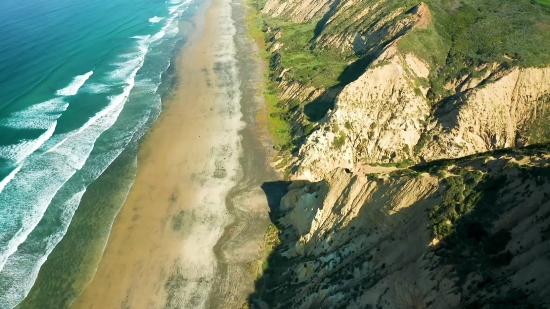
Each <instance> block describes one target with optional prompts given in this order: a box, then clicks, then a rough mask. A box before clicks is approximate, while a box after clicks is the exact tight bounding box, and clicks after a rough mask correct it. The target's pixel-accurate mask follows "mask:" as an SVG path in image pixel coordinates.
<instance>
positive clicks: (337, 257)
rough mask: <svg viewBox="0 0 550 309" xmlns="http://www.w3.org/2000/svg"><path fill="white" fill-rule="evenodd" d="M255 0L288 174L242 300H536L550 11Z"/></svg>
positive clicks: (543, 232)
mask: <svg viewBox="0 0 550 309" xmlns="http://www.w3.org/2000/svg"><path fill="white" fill-rule="evenodd" d="M542 2H544V1H542ZM255 4H256V8H257V9H259V10H261V12H262V13H263V14H264V27H263V31H264V32H265V34H266V48H267V51H268V52H269V67H270V83H269V90H270V91H271V93H272V95H277V97H278V103H277V107H278V108H279V110H278V112H277V113H273V114H271V115H270V117H273V118H276V119H277V120H279V121H286V122H288V123H289V126H288V127H289V128H291V129H290V131H291V132H289V133H290V134H289V136H292V138H291V139H289V140H288V141H287V142H286V144H284V145H280V148H279V150H281V154H280V156H278V157H277V158H276V161H277V167H280V168H285V169H286V172H287V175H288V176H289V178H290V179H292V180H295V181H294V182H293V183H292V184H291V185H290V186H289V187H288V193H287V194H286V195H285V196H284V197H283V198H282V200H281V202H280V206H279V208H277V209H274V210H273V214H272V218H273V221H274V223H275V224H276V225H277V228H278V229H279V235H278V236H279V242H280V245H279V246H278V247H277V248H275V251H273V253H272V254H271V255H270V257H269V260H268V263H266V265H268V266H269V267H268V268H267V270H266V271H265V272H264V275H263V277H262V278H261V279H260V280H259V281H258V282H257V289H258V291H257V293H256V294H254V295H251V297H250V302H249V303H250V305H251V306H252V307H257V308H546V307H548V306H550V289H549V288H548V285H549V283H550V282H549V281H550V278H547V276H545V273H546V272H547V271H548V270H550V254H549V253H550V242H549V241H548V240H549V239H550V221H549V220H550V219H549V218H550V165H549V164H550V148H549V147H550V146H548V145H549V144H548V143H549V142H550V127H549V124H550V121H549V120H550V119H549V116H550V114H549V109H550V31H548V30H550V7H549V6H548V5H545V4H543V3H539V2H537V1H529V0H503V1H500V2H499V3H498V5H495V3H494V2H492V1H489V0H476V1H474V0H464V1H444V0H426V1H425V2H418V1H409V0H405V1H397V0H268V1H267V2H265V3H263V2H261V1H259V2H258V1H257V2H255ZM503 21H505V22H503ZM268 198H269V197H268ZM272 236H273V235H271V238H273V237H272Z"/></svg>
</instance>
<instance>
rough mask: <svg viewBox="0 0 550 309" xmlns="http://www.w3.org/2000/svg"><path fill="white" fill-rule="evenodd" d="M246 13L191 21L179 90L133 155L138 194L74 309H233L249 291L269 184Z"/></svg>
mask: <svg viewBox="0 0 550 309" xmlns="http://www.w3.org/2000/svg"><path fill="white" fill-rule="evenodd" d="M232 7H236V8H235V10H233V9H232ZM243 10H244V8H243V7H242V6H241V5H240V4H231V2H230V1H228V0H213V1H211V2H209V3H206V4H204V5H203V9H202V10H199V12H198V13H197V18H196V25H197V29H196V33H195V34H194V35H193V36H192V37H191V39H190V40H189V42H188V43H187V44H186V47H185V48H184V49H183V50H182V52H181V54H180V55H179V56H178V57H177V59H176V62H175V63H176V70H177V72H178V73H177V74H178V79H177V80H178V84H177V86H176V87H175V91H174V93H173V95H172V96H170V98H168V99H167V100H165V101H164V102H163V104H164V107H163V112H162V114H161V116H160V117H159V119H158V120H157V122H156V123H155V125H154V126H153V127H152V129H151V130H150V132H149V133H148V134H147V135H146V138H145V140H144V142H143V143H142V144H141V145H140V150H139V154H138V173H137V177H136V180H135V182H134V185H133V186H132V189H131V190H130V193H129V195H128V198H127V200H126V202H125V204H124V206H123V207H122V209H121V211H120V212H119V213H118V215H117V217H116V219H115V222H114V224H113V228H112V230H111V233H110V236H109V240H108V243H107V246H106V249H105V251H104V254H103V257H102V259H101V262H100V264H99V266H98V268H97V271H96V273H95V275H94V278H93V280H92V281H91V282H90V283H89V284H88V286H87V287H86V289H85V290H84V292H83V293H82V294H81V295H80V296H79V297H78V298H77V300H76V301H75V303H74V304H73V306H72V308H100V309H109V308H239V307H241V305H242V304H243V303H244V302H245V301H246V298H247V297H248V294H249V293H251V292H252V291H253V279H252V278H251V277H250V276H249V275H248V273H247V271H246V266H247V263H249V262H251V261H253V260H256V259H258V258H259V255H260V249H261V244H262V243H263V236H264V232H265V230H266V228H267V226H268V224H269V219H268V205H267V201H266V198H265V194H264V192H263V191H262V189H261V185H262V183H263V182H266V181H271V180H274V179H276V177H277V176H276V175H275V174H274V172H273V171H271V170H270V169H269V167H268V164H267V163H266V157H267V156H268V154H267V150H266V149H269V143H268V142H265V139H264V142H260V140H261V139H260V138H259V133H258V132H260V131H261V130H258V126H257V124H256V123H255V119H256V117H255V116H256V113H257V112H258V111H260V110H261V104H262V102H261V98H259V97H258V96H256V94H257V93H258V89H257V88H256V87H257V86H258V85H260V84H261V82H260V83H258V78H262V75H261V71H259V70H260V68H259V66H258V65H257V60H258V59H255V60H254V59H253V58H251V57H252V54H253V53H254V51H253V45H252V43H250V42H249V41H247V40H246V37H245V33H244V28H243V27H244V21H242V13H243ZM239 14H240V15H239ZM233 16H236V19H237V20H238V21H237V23H234V22H233V20H232V17H233ZM241 81H242V82H241ZM260 93H261V92H260ZM260 97H261V96H260Z"/></svg>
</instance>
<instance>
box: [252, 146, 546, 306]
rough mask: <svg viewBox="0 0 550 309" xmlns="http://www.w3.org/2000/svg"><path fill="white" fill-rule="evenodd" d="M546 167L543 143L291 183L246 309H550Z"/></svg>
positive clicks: (343, 172) (361, 170) (367, 169)
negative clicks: (266, 263) (548, 308)
mask: <svg viewBox="0 0 550 309" xmlns="http://www.w3.org/2000/svg"><path fill="white" fill-rule="evenodd" d="M526 155H527V156H526ZM549 158H550V155H549V154H548V147H547V146H546V147H542V148H538V149H526V150H523V151H522V152H519V151H509V152H502V153H498V154H496V153H494V154H486V155H481V156H477V157H472V158H466V159H461V160H455V161H452V160H444V161H438V162H436V163H434V164H430V165H425V166H419V167H416V168H415V170H399V171H394V172H392V173H390V174H384V173H380V174H371V173H369V172H370V171H371V170H369V167H363V168H357V169H355V170H354V171H350V170H345V169H336V170H334V171H333V172H331V173H330V174H329V175H327V178H326V180H323V181H320V182H314V183H311V182H308V181H296V182H294V183H292V184H291V185H290V187H289V192H288V193H287V194H286V195H285V196H284V197H283V199H282V201H281V206H280V209H279V210H278V213H277V215H278V219H277V223H278V227H279V228H280V239H281V241H282V244H281V246H279V247H278V248H277V249H276V251H275V253H274V254H273V255H272V256H271V258H270V259H271V260H270V265H275V266H273V267H272V268H270V269H268V270H267V271H266V273H265V275H264V277H263V279H262V280H263V281H264V282H261V283H260V284H258V286H260V287H263V288H262V289H261V290H260V291H259V292H258V293H257V294H256V295H255V296H253V297H252V301H251V303H252V304H254V306H258V307H261V305H262V304H264V305H267V304H268V305H269V307H270V308H461V307H465V306H466V307H468V308H537V307H540V306H542V305H543V304H546V305H548V304H550V289H549V288H548V286H549V284H550V277H548V276H546V275H545V274H546V272H548V271H550V254H549V253H550V242H548V239H549V238H550V232H549V231H550V165H549V162H550V161H549ZM370 169H372V168H370ZM378 171H380V169H379V168H378ZM426 171H428V172H426ZM535 305H536V306H535Z"/></svg>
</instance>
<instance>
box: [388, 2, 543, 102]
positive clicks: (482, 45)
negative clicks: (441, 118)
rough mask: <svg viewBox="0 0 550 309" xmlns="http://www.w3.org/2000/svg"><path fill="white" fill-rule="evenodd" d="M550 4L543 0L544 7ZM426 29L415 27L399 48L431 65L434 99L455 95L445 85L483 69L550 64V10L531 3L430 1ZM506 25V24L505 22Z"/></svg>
mask: <svg viewBox="0 0 550 309" xmlns="http://www.w3.org/2000/svg"><path fill="white" fill-rule="evenodd" d="M546 2H548V0H540V1H539V3H543V4H545V3H546ZM426 3H427V4H428V6H429V8H430V10H431V12H432V23H431V24H430V26H429V27H428V28H427V29H414V30H412V31H411V32H409V33H408V34H407V35H406V36H405V37H404V38H403V39H402V40H400V41H399V43H398V47H399V48H400V49H401V50H402V51H404V52H412V53H414V54H416V55H417V56H419V57H421V58H423V59H424V60H425V61H426V62H428V63H429V64H430V65H431V68H432V74H431V76H430V81H431V90H430V98H431V99H433V100H437V99H439V98H441V96H445V95H449V94H452V93H449V92H447V91H446V90H445V89H444V87H443V86H444V85H445V84H446V83H447V82H448V81H451V80H456V79H458V78H460V77H462V76H465V75H471V76H473V77H478V76H480V75H482V74H483V73H484V72H483V71H484V69H483V68H482V65H484V64H488V63H499V64H501V67H502V68H510V67H512V66H520V67H536V66H544V65H548V64H550V45H549V44H541V42H550V31H549V30H550V11H549V9H548V7H546V6H544V5H540V4H538V3H537V2H535V1H529V0H503V1H500V2H499V3H498V5H495V3H494V2H493V1H489V0H477V1H473V0H466V1H462V2H460V3H457V2H454V1H437V0H430V1H426ZM503 21H506V22H503Z"/></svg>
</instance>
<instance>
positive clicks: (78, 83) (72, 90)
mask: <svg viewBox="0 0 550 309" xmlns="http://www.w3.org/2000/svg"><path fill="white" fill-rule="evenodd" d="M92 74H94V71H90V72H88V73H86V74H83V75H79V76H77V77H75V78H74V79H73V81H72V82H71V83H70V84H69V85H68V86H67V87H65V88H63V89H60V90H57V92H56V93H55V94H57V95H62V96H71V95H75V94H77V92H78V89H80V87H82V85H84V83H85V82H86V81H87V80H88V78H90V76H92Z"/></svg>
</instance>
